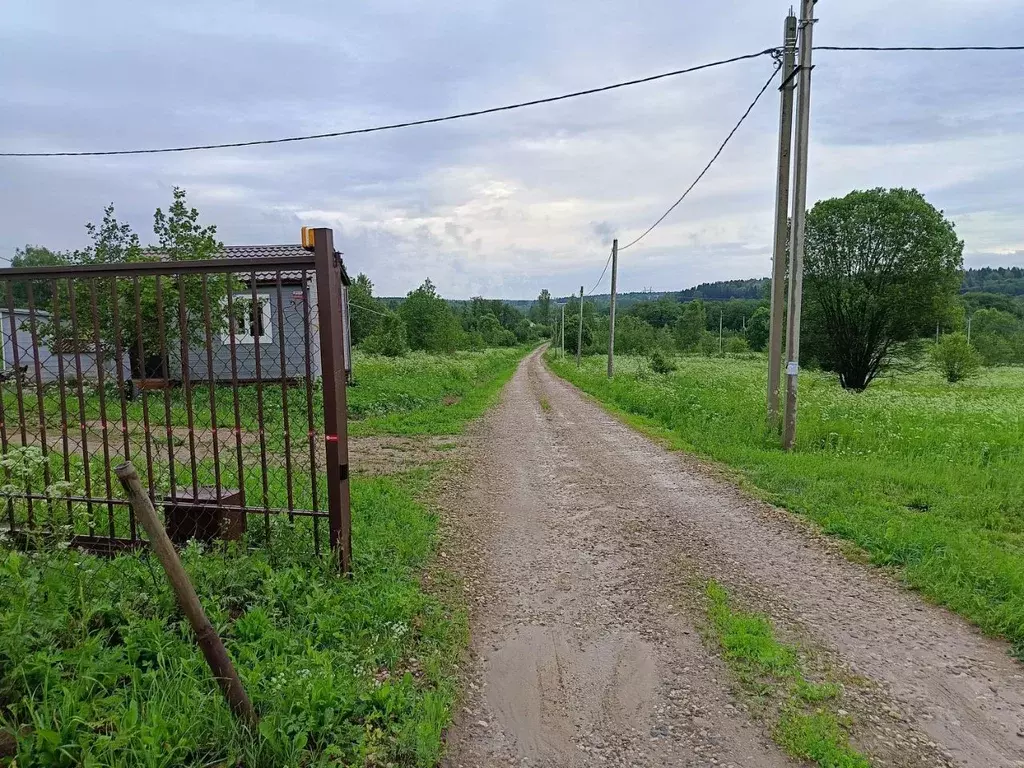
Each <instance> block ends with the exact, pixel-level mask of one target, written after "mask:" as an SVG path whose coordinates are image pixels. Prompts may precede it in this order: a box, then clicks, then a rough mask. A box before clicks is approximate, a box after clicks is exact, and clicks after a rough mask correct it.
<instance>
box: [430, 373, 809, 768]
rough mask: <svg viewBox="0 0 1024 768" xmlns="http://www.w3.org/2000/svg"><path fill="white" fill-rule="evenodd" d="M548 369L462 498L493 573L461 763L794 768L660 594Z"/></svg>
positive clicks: (517, 385)
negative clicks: (551, 401)
mask: <svg viewBox="0 0 1024 768" xmlns="http://www.w3.org/2000/svg"><path fill="white" fill-rule="evenodd" d="M539 373H540V368H539V362H538V361H537V359H536V356H535V355H534V356H531V358H529V359H528V362H525V363H524V364H523V365H522V366H520V368H519V370H518V371H517V373H516V375H515V376H514V378H513V379H512V381H511V382H510V384H509V385H508V387H507V389H506V391H505V393H504V395H503V397H502V402H501V404H500V405H499V406H498V407H497V408H496V409H495V410H493V411H492V412H491V413H490V414H488V416H486V417H485V420H484V423H483V424H482V425H481V432H482V435H481V438H482V442H481V446H482V447H481V449H480V453H479V456H478V458H477V461H476V463H475V466H474V467H473V470H472V474H471V476H470V477H469V478H468V480H467V482H466V491H465V493H464V494H462V495H460V497H459V498H458V500H457V503H456V504H454V505H453V506H454V507H455V508H457V509H458V510H460V512H459V514H460V515H463V516H464V518H465V519H463V520H462V521H461V523H462V524H464V525H465V526H466V527H468V528H469V529H471V530H470V536H471V537H472V538H473V539H474V543H475V545H476V547H477V548H478V549H479V551H478V552H477V553H476V555H475V556H474V557H473V559H474V560H475V562H476V565H475V566H474V567H476V568H477V569H480V568H481V567H482V568H483V569H484V570H485V572H484V573H482V574H481V573H477V574H475V578H473V579H472V580H471V583H472V584H473V592H474V594H473V595H471V597H472V598H474V599H475V601H476V602H477V603H478V604H479V605H480V606H481V607H480V608H479V610H478V611H477V612H476V615H475V616H474V620H473V622H472V627H473V643H472V655H473V670H472V672H471V673H470V676H469V681H468V682H469V687H470V691H471V696H470V697H469V700H468V701H467V702H466V704H465V707H464V709H463V710H462V712H461V713H460V714H459V717H458V722H457V724H456V726H455V727H454V728H453V729H452V730H451V732H450V734H449V747H450V754H449V758H448V761H447V762H448V764H449V765H451V766H466V767H467V768H469V767H470V766H472V767H473V768H476V767H477V766H493V765H517V766H538V767H540V766H544V767H547V766H579V767H581V768H582V766H594V765H610V766H665V767H666V768H667V767H668V766H705V765H722V766H764V767H765V768H774V767H776V766H778V767H781V766H788V765H792V763H791V762H790V761H789V760H788V759H787V758H786V757H785V756H784V755H782V754H781V752H780V751H779V750H778V749H777V748H776V747H775V746H774V745H773V744H771V743H770V742H769V741H768V740H767V739H766V738H765V737H764V735H763V734H762V733H761V731H760V729H759V728H758V727H757V726H756V725H753V724H751V723H750V722H749V721H748V720H747V718H746V717H744V716H743V715H742V714H741V713H740V711H739V709H738V707H737V703H736V702H735V701H733V700H732V698H731V696H730V695H729V692H728V684H727V682H726V680H727V672H726V670H725V669H724V668H723V667H722V665H721V664H720V662H719V661H718V660H717V659H716V658H714V656H712V655H710V654H709V653H707V652H706V651H705V649H704V648H703V646H702V644H701V641H700V637H699V635H698V634H697V632H696V631H695V630H694V628H693V626H692V625H691V624H690V623H689V622H688V621H687V620H686V619H685V617H683V616H680V614H679V611H678V610H677V609H674V608H673V607H672V606H671V605H669V604H668V603H667V602H666V601H665V600H663V599H662V597H661V595H660V594H659V593H658V592H657V591H656V590H655V589H654V588H653V585H655V584H656V583H657V578H658V577H657V573H656V570H657V569H656V568H654V567H653V566H654V563H653V562H651V561H649V560H648V558H647V552H646V550H647V549H648V544H649V542H646V541H645V540H644V537H642V536H638V535H636V530H635V526H634V525H632V524H631V522H630V521H631V520H632V519H633V518H634V515H633V513H632V512H629V511H628V510H626V509H624V508H623V507H622V506H621V505H620V504H618V503H617V502H614V501H611V500H609V499H608V498H607V496H606V494H605V493H604V492H603V488H602V485H603V481H600V482H595V477H594V475H593V472H594V469H593V468H592V467H589V466H588V465H587V464H586V462H585V461H584V460H582V459H583V458H584V457H581V456H579V454H577V453H576V452H575V451H574V450H573V447H572V443H573V440H574V439H575V438H574V434H575V431H574V428H573V424H572V423H571V422H570V421H568V420H567V419H564V418H561V417H558V416H555V415H553V411H552V412H551V414H552V415H550V417H549V412H545V411H544V409H543V408H542V407H541V405H540V395H541V393H540V391H539V390H540V389H543V387H544V382H543V381H541V380H539V379H538V375H539ZM545 375H546V374H545ZM624 512H628V514H624Z"/></svg>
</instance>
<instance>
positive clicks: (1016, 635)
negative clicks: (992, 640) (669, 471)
mask: <svg viewBox="0 0 1024 768" xmlns="http://www.w3.org/2000/svg"><path fill="white" fill-rule="evenodd" d="M676 362H677V364H678V366H679V367H678V370H677V371H675V372H674V373H671V374H668V375H659V374H655V373H653V372H651V370H650V367H649V365H648V363H647V361H646V360H645V359H638V358H619V359H618V360H617V364H616V377H615V380H614V381H609V380H608V379H607V376H606V373H605V359H604V358H603V357H602V358H598V357H593V358H589V359H585V360H584V363H583V365H582V367H581V368H579V369H577V368H576V365H575V363H574V362H573V361H572V360H571V359H566V360H565V361H560V360H558V359H557V358H554V357H552V356H549V360H548V363H549V365H551V367H552V368H553V369H554V370H555V371H556V372H557V373H558V374H560V375H561V376H563V377H565V378H566V379H568V380H569V381H571V382H572V383H574V384H576V385H577V386H579V387H580V388H581V389H583V390H584V391H586V392H588V393H590V394H591V395H593V396H594V397H596V398H597V399H598V400H599V401H601V402H603V403H605V404H607V405H608V406H610V407H611V408H612V409H613V410H616V411H618V412H620V413H622V414H623V415H624V418H625V419H626V421H628V422H630V423H632V424H633V425H635V426H637V427H638V428H640V429H642V430H645V431H647V432H649V433H651V434H655V435H658V436H660V437H664V438H666V439H667V440H668V441H669V443H670V444H671V445H673V446H674V447H676V448H680V449H684V450H688V451H692V452H694V453H696V454H698V455H700V456H704V457H707V458H710V459H713V460H715V461H718V462H722V463H723V464H726V465H728V466H729V467H732V468H733V469H735V470H736V471H737V472H738V473H739V475H740V476H741V477H742V478H743V479H744V480H745V481H746V482H747V483H748V484H749V485H750V486H752V487H753V488H755V489H757V492H758V493H759V494H760V495H761V496H763V497H764V498H766V499H768V500H769V501H772V502H773V503H776V504H779V505H781V506H784V507H786V508H788V509H791V510H793V511H794V512H797V513H799V514H801V515H805V516H806V517H808V518H810V519H812V520H814V521H815V522H817V523H818V524H819V525H820V526H821V527H822V528H823V529H824V530H825V531H826V532H828V533H830V534H834V535H836V536H840V537H843V538H845V539H849V540H851V541H853V542H855V543H856V544H857V545H858V546H859V547H861V548H862V549H863V550H864V551H866V552H867V553H868V555H869V557H870V559H871V561H872V562H874V563H876V564H878V565H883V566H892V567H895V568H897V569H898V571H899V573H900V574H901V576H902V578H903V579H905V581H906V583H907V584H909V585H911V586H913V587H915V588H917V589H920V590H921V591H922V592H923V593H924V594H925V595H927V596H928V597H929V598H931V599H932V600H934V601H936V602H938V603H941V604H944V605H946V606H948V607H950V608H952V609H953V610H955V611H958V612H959V613H961V614H963V615H964V616H966V617H967V618H969V619H970V620H972V621H974V622H976V623H977V624H978V625H979V626H980V627H982V628H983V629H984V630H986V631H987V632H990V633H992V634H996V635H1001V636H1004V637H1006V638H1008V639H1009V640H1010V641H1011V642H1012V643H1013V644H1014V647H1015V652H1016V653H1017V654H1018V655H1020V656H1022V657H1024V370H1022V369H1019V368H1000V369H988V370H985V371H984V372H983V374H982V376H981V377H980V378H978V379H975V380H971V381H968V382H966V383H961V384H957V385H949V384H947V383H945V382H944V381H943V380H941V379H940V378H939V377H938V376H937V375H936V374H934V373H931V372H921V373H915V374H908V375H904V376H897V377H895V378H889V379H884V380H880V381H877V382H876V383H874V384H872V385H871V387H870V388H869V389H868V390H867V391H866V392H864V393H861V394H856V393H851V392H845V391H843V390H842V389H841V388H840V387H839V386H838V384H837V383H836V381H835V379H834V377H830V376H827V375H825V374H821V373H816V372H811V371H806V372H803V373H801V377H800V395H801V397H800V410H799V415H800V421H799V430H798V438H797V443H798V444H797V449H796V450H795V451H794V452H792V453H789V454H787V453H784V452H783V451H782V450H780V448H779V447H778V438H777V436H776V435H775V434H774V433H772V432H770V431H769V430H768V429H767V428H766V424H765V404H764V399H765V387H766V380H765V368H766V362H765V360H763V359H760V358H726V359H718V358H716V359H712V358H701V357H679V358H677V359H676Z"/></svg>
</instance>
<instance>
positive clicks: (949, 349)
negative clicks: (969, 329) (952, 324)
mask: <svg viewBox="0 0 1024 768" xmlns="http://www.w3.org/2000/svg"><path fill="white" fill-rule="evenodd" d="M932 365H933V366H934V367H935V370H937V371H938V372H939V373H940V374H942V375H943V376H944V377H945V378H946V381H948V382H949V383H950V384H955V383H956V382H958V381H963V380H964V379H969V378H971V377H972V376H976V375H977V374H978V369H979V368H980V367H981V357H980V355H978V352H977V351H976V350H975V349H974V348H973V347H972V346H971V345H970V344H968V343H967V337H966V336H965V335H964V334H962V333H950V334H947V335H946V336H943V337H942V338H941V339H940V340H939V342H938V343H937V344H936V345H935V346H934V347H933V348H932Z"/></svg>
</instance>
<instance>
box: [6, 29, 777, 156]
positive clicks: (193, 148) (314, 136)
mask: <svg viewBox="0 0 1024 768" xmlns="http://www.w3.org/2000/svg"><path fill="white" fill-rule="evenodd" d="M775 51H776V49H775V48H766V49H764V50H763V51H756V52H754V53H745V54H742V55H740V56H732V57H731V58H728V59H719V60H718V61H710V62H708V63H707V64H698V65H697V66H694V67H686V68H685V69H676V70H672V71H671V72H662V73H661V74H658V75H650V76H648V77H641V78H637V79H635V80H625V81H623V82H620V83H612V84H611V85H601V86H598V87H597V88H587V89H586V90H582V91H573V92H572V93H564V94H561V95H560V96H547V97H545V98H542V99H533V100H531V101H520V102H517V103H514V104H505V105H503V106H500V107H489V108H487V109H476V110H473V111H471V112H459V113H456V114H453V115H444V116H442V117H429V118H425V119H423V120H409V121H407V122H403V123H389V124H387V125H376V126H372V127H370V128H353V129H350V130H346V131H330V132H328V133H311V134H307V135H304V136H286V137H283V138H276V139H256V140H253V141H232V142H226V143H223V144H194V145H187V146H180V147H160V148H153V149H113V150H98V151H75V152H0V157H106V156H110V155H156V154H164V153H169V152H198V151H201V150H207V149H234V148H238V147H255V146H264V145H267V144H287V143H291V142H298V141H315V140H318V139H333V138H338V137H341V136H355V135H357V134H363V133H378V132H380V131H393V130H396V129H398V128H411V127H413V126H417V125H430V124H433V123H444V122H447V121H449V120H462V119H463V118H467V117H479V116H480V115H490V114H494V113H495V112H509V111H511V110H514V109H523V108H524V107H534V106H537V105H538V104H551V103H553V102H556V101H564V100H566V99H575V98H578V97H580V96H590V95H592V94H595V93H604V92H606V91H614V90H616V89H619V88H628V87H630V86H633V85H641V84H643V83H651V82H654V81H655V80H664V79H665V78H668V77H676V76H678V75H686V74H690V73H691V72H699V71H701V70H704V69H711V68H713V67H721V66H724V65H726V64H734V63H735V62H738V61H746V60H748V59H757V58H760V57H761V56H769V55H771V54H773V53H774V52H775Z"/></svg>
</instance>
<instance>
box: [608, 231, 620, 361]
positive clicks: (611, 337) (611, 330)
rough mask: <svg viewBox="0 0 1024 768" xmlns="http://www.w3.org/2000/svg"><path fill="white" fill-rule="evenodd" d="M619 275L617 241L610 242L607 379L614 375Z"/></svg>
mask: <svg viewBox="0 0 1024 768" xmlns="http://www.w3.org/2000/svg"><path fill="white" fill-rule="evenodd" d="M618 274H619V240H618V238H616V239H615V240H612V299H611V305H610V306H609V308H608V326H609V327H608V378H609V379H610V378H612V377H613V376H614V375H615V285H616V279H617V277H618Z"/></svg>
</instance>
